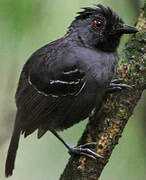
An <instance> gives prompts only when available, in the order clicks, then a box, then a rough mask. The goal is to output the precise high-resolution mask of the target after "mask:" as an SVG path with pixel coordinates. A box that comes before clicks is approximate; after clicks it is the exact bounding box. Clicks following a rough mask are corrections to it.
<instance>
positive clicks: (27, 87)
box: [6, 5, 137, 176]
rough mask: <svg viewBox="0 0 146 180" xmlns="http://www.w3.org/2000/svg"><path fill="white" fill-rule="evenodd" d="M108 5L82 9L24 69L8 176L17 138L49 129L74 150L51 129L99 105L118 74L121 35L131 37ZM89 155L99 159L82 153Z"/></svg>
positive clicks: (73, 121)
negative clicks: (118, 52) (58, 36)
mask: <svg viewBox="0 0 146 180" xmlns="http://www.w3.org/2000/svg"><path fill="white" fill-rule="evenodd" d="M135 32H137V30H136V29H135V28H132V27H129V26H126V25H124V23H123V21H122V20H121V18H120V17H119V16H118V15H117V14H116V13H115V12H114V11H113V10H111V9H110V8H109V7H108V8H105V7H103V6H102V5H98V6H97V8H95V9H93V8H84V11H83V12H80V13H79V15H78V16H77V17H76V18H75V20H74V21H73V22H72V24H71V26H70V27H69V30H68V32H67V34H66V35H65V36H64V37H62V38H60V39H58V40H56V41H54V42H52V43H50V44H47V45H46V46H44V47H42V48H41V49H39V50H37V51H36V52H35V53H34V54H33V55H32V56H31V57H30V58H29V59H28V61H27V62H26V64H25V65H24V67H23V70H22V73H21V76H20V80H19V84H18V88H17V92H16V105H17V114H16V121H15V126H14V130H13V135H12V139H11V143H10V147H9V151H8V156H7V161H6V176H10V175H12V172H13V169H14V162H15V156H16V151H17V148H18V142H19V137H20V134H21V133H22V134H24V136H25V137H27V136H28V135H30V134H31V133H33V132H34V131H35V130H38V138H40V137H42V136H43V135H44V134H45V132H46V131H48V130H50V131H51V132H52V133H53V134H55V135H56V136H57V137H58V138H59V139H60V140H61V141H62V142H63V143H64V144H65V146H66V147H67V148H68V149H69V150H70V151H72V152H76V151H79V149H77V148H73V147H71V146H70V145H68V144H67V143H65V142H64V141H63V140H62V139H61V138H60V137H59V136H58V135H57V133H56V131H55V130H63V129H66V128H69V127H71V126H72V125H74V124H76V123H78V122H79V121H81V120H84V119H85V118H87V117H88V116H89V114H90V113H91V111H92V110H93V109H94V108H95V107H96V108H97V109H98V108H99V107H100V105H101V103H102V98H103V96H104V94H105V92H106V91H107V89H108V87H109V86H110V82H111V80H112V78H113V77H114V75H115V73H116V68H117V64H118V55H117V52H116V49H117V47H118V45H119V42H120V37H121V35H122V34H123V33H135ZM81 154H83V155H87V156H88V157H92V158H95V157H98V156H99V155H97V154H95V153H94V152H91V151H89V150H87V149H86V153H85V152H84V150H83V151H82V152H81Z"/></svg>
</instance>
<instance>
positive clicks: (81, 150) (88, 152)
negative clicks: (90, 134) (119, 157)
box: [69, 143, 103, 159]
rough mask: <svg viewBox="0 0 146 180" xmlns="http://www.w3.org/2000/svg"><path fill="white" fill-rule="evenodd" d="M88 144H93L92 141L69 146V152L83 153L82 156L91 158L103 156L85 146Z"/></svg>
mask: <svg viewBox="0 0 146 180" xmlns="http://www.w3.org/2000/svg"><path fill="white" fill-rule="evenodd" d="M90 145H93V143H87V144H85V145H80V146H78V147H72V146H70V148H69V154H80V155H84V156H87V157H89V158H92V159H97V158H103V156H101V155H100V154H97V153H95V152H93V151H92V150H90V149H88V148H85V147H87V146H90ZM94 145H95V143H94Z"/></svg>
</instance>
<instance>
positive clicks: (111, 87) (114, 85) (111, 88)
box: [106, 79, 132, 93]
mask: <svg viewBox="0 0 146 180" xmlns="http://www.w3.org/2000/svg"><path fill="white" fill-rule="evenodd" d="M121 80H122V79H114V80H112V81H111V82H110V84H109V85H108V88H107V90H106V92H107V93H109V92H110V93H112V92H115V91H117V90H122V89H123V88H132V86H129V85H127V84H121V83H118V82H120V81H121Z"/></svg>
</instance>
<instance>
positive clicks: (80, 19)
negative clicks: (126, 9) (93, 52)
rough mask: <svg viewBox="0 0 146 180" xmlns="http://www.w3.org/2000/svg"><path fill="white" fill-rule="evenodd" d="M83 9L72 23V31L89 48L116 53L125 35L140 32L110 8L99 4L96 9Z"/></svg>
mask: <svg viewBox="0 0 146 180" xmlns="http://www.w3.org/2000/svg"><path fill="white" fill-rule="evenodd" d="M83 9H84V11H82V12H79V13H78V14H79V15H78V16H77V17H76V18H75V20H74V21H73V22H72V24H71V26H70V30H71V29H72V30H73V31H76V32H77V33H78V36H79V38H80V39H81V40H82V41H83V43H84V44H85V45H87V46H90V47H94V48H98V49H101V50H103V51H116V49H117V47H118V45H119V42H120V38H121V36H122V35H123V34H131V33H136V32H138V30H137V29H136V28H135V27H132V26H128V25H126V24H125V23H124V22H123V20H122V19H121V18H120V17H119V16H118V15H117V14H116V13H115V12H114V11H113V10H112V9H111V8H109V7H107V8H105V7H104V6H102V5H101V4H98V5H97V7H96V8H94V9H93V8H83Z"/></svg>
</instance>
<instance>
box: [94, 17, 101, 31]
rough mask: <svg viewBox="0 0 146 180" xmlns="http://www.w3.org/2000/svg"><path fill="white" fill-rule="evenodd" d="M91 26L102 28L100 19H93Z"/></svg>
mask: <svg viewBox="0 0 146 180" xmlns="http://www.w3.org/2000/svg"><path fill="white" fill-rule="evenodd" d="M93 27H94V28H95V29H102V28H103V22H102V21H101V20H100V19H97V20H94V21H93Z"/></svg>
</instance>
